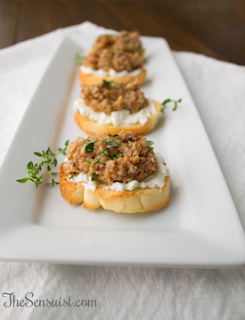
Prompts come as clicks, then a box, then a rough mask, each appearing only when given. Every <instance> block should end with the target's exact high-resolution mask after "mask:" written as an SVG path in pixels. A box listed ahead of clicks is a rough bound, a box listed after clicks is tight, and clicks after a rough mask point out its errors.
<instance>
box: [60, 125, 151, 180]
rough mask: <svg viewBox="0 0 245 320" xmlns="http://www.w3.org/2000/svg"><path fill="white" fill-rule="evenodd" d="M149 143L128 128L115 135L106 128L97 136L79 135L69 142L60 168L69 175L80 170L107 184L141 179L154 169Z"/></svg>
mask: <svg viewBox="0 0 245 320" xmlns="http://www.w3.org/2000/svg"><path fill="white" fill-rule="evenodd" d="M152 144H153V142H152V141H146V138H145V137H143V136H141V135H136V134H134V133H132V132H129V131H126V132H125V131H121V132H120V133H119V134H118V135H111V134H110V133H108V132H107V133H105V134H104V135H103V136H102V137H98V138H94V137H92V136H90V137H88V138H87V139H84V138H81V137H79V138H78V139H77V140H76V141H75V142H71V143H70V144H69V146H68V148H67V161H66V162H64V164H63V169H64V172H65V173H66V174H68V175H70V176H71V177H72V176H73V175H75V174H76V173H79V172H82V173H84V174H87V175H89V176H90V177H91V179H92V181H93V180H96V181H98V182H102V183H106V184H107V185H111V184H112V183H114V182H122V183H128V182H131V181H135V180H136V181H142V180H144V179H145V178H146V177H148V176H150V175H151V174H152V173H153V172H154V171H155V170H156V169H157V160H156V157H155V154H154V151H153V148H152V147H151V145H152Z"/></svg>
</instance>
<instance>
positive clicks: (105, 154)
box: [103, 148, 111, 160]
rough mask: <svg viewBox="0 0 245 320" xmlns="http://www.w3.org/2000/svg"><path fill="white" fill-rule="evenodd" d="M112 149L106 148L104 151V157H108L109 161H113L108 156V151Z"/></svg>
mask: <svg viewBox="0 0 245 320" xmlns="http://www.w3.org/2000/svg"><path fill="white" fill-rule="evenodd" d="M110 149H111V148H106V149H105V150H104V151H103V154H104V156H105V157H106V159H108V160H111V158H110V157H109V156H108V154H107V151H108V150H110Z"/></svg>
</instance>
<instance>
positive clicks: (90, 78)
mask: <svg viewBox="0 0 245 320" xmlns="http://www.w3.org/2000/svg"><path fill="white" fill-rule="evenodd" d="M146 74H147V71H146V70H145V69H143V68H142V72H141V73H140V74H139V75H138V76H134V77H123V78H114V77H111V76H107V77H102V78H101V77H98V76H95V75H92V74H86V73H83V72H82V70H81V69H80V70H79V78H80V80H81V81H82V82H83V83H84V84H85V85H86V86H91V85H93V84H95V83H97V82H100V81H101V80H102V79H104V80H106V81H112V80H114V81H117V82H128V81H130V82H133V81H135V80H136V79H138V82H139V85H140V86H141V85H142V84H143V83H144V81H145V77H146Z"/></svg>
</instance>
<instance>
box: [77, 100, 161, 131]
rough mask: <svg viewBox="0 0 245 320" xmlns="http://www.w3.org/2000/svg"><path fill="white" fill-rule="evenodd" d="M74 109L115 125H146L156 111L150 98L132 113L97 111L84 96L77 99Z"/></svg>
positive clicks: (127, 111) (91, 117)
mask: <svg viewBox="0 0 245 320" xmlns="http://www.w3.org/2000/svg"><path fill="white" fill-rule="evenodd" d="M73 109H74V111H75V112H80V114H81V115H83V116H85V117H88V118H89V120H92V121H95V122H97V123H98V124H102V125H108V124H112V125H113V126H129V125H131V124H137V123H139V124H141V125H144V124H145V123H146V122H147V121H148V120H149V118H151V117H152V115H154V114H155V113H156V108H155V105H154V102H153V101H152V100H150V99H148V106H147V107H145V108H143V109H140V110H139V111H138V112H136V113H132V114H130V112H129V110H121V111H112V112H111V114H110V115H108V114H106V113H104V112H95V111H94V110H93V109H91V108H90V107H89V106H87V105H86V104H85V103H84V99H82V98H78V99H77V100H75V102H74V106H73Z"/></svg>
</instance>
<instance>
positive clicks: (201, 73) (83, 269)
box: [0, 22, 245, 320]
mask: <svg viewBox="0 0 245 320" xmlns="http://www.w3.org/2000/svg"><path fill="white" fill-rule="evenodd" d="M99 31H100V32H101V28H100V29H99V28H98V27H96V26H95V25H93V24H91V23H89V22H87V23H83V24H81V25H78V26H74V27H69V28H66V29H62V30H57V31H55V32H52V33H50V34H47V35H44V36H41V37H38V38H36V39H32V40H29V41H25V42H23V43H20V44H17V45H15V46H12V47H10V48H7V49H3V50H1V51H0V164H1V163H2V161H3V159H4V156H5V154H6V152H7V149H8V146H9V145H10V143H11V141H12V139H13V136H14V134H15V132H16V129H17V127H18V125H19V123H20V121H21V119H22V116H23V114H24V112H25V110H26V107H27V106H28V103H29V101H30V99H31V97H32V95H33V93H34V91H35V89H36V87H37V86H38V83H39V81H40V79H41V77H42V74H43V73H44V71H45V69H46V67H47V65H48V62H49V61H50V59H51V57H52V55H53V53H54V52H55V50H56V48H57V47H58V45H59V43H60V42H61V40H62V39H63V37H64V35H65V34H70V33H77V34H84V33H85V34H89V33H95V34H96V33H98V32H99ZM107 32H108V31H107ZM174 56H175V58H176V61H177V63H178V65H179V67H180V69H181V71H182V73H183V76H184V78H185V80H186V82H187V85H188V87H189V89H190V92H191V94H192V96H193V98H194V101H195V103H196V106H197V108H198V111H199V113H200V116H201V118H202V120H203V123H204V125H205V128H206V130H207V133H208V136H209V138H210V141H211V143H212V146H213V148H214V151H215V153H216V156H217V158H218V161H219V164H220V166H221V169H222V171H223V174H224V176H225V179H226V182H227V184H228V187H229V189H230V192H231V195H232V197H233V200H234V203H235V206H236V208H237V211H238V214H239V216H240V219H241V221H242V224H243V227H245V67H242V66H237V65H234V64H230V63H225V62H221V61H217V60H214V59H211V58H207V57H205V56H202V55H197V54H193V53H189V52H174ZM0 292H1V302H0V315H1V316H0V318H1V319H4V320H5V319H23V320H25V319H31V320H33V319H45V320H48V319H52V320H53V319H59V320H62V319H65V320H67V319H106V320H110V319H113V320H114V319H175V320H177V319H181V320H183V319H186V320H192V319H195V320H196V319H205V320H209V319H219V320H221V319H227V320H228V319H233V320H235V319H245V268H239V269H230V270H228V269H223V270H202V269H200V270H196V269H164V268H160V269H157V268H139V267H101V266H65V265H49V264H37V263H10V262H9V263H8V262H1V263H0ZM4 293H6V294H5V295H4ZM10 293H13V295H15V297H16V299H18V300H19V301H20V300H21V299H24V297H25V295H26V294H27V298H30V299H31V300H32V301H34V300H35V299H38V300H41V299H45V300H46V299H49V300H50V301H51V300H55V299H57V302H59V299H60V298H61V299H66V301H67V302H69V297H70V299H72V301H75V300H86V301H87V300H88V299H93V300H96V303H97V304H98V305H97V307H95V306H92V307H91V306H90V307H88V306H87V305H86V302H84V303H83V305H86V306H80V307H69V306H63V307H60V306H57V307H52V306H50V307H48V306H46V307H42V306H41V307H39V306H37V307H35V306H34V305H33V306H32V305H31V302H29V303H28V304H27V306H24V307H21V306H19V307H9V308H8V307H7V306H8V305H9V297H10V296H9V294H10ZM32 293H33V294H34V296H32ZM3 295H4V296H3ZM13 295H12V298H13ZM25 302H28V301H27V300H25ZM4 303H5V306H4Z"/></svg>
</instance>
